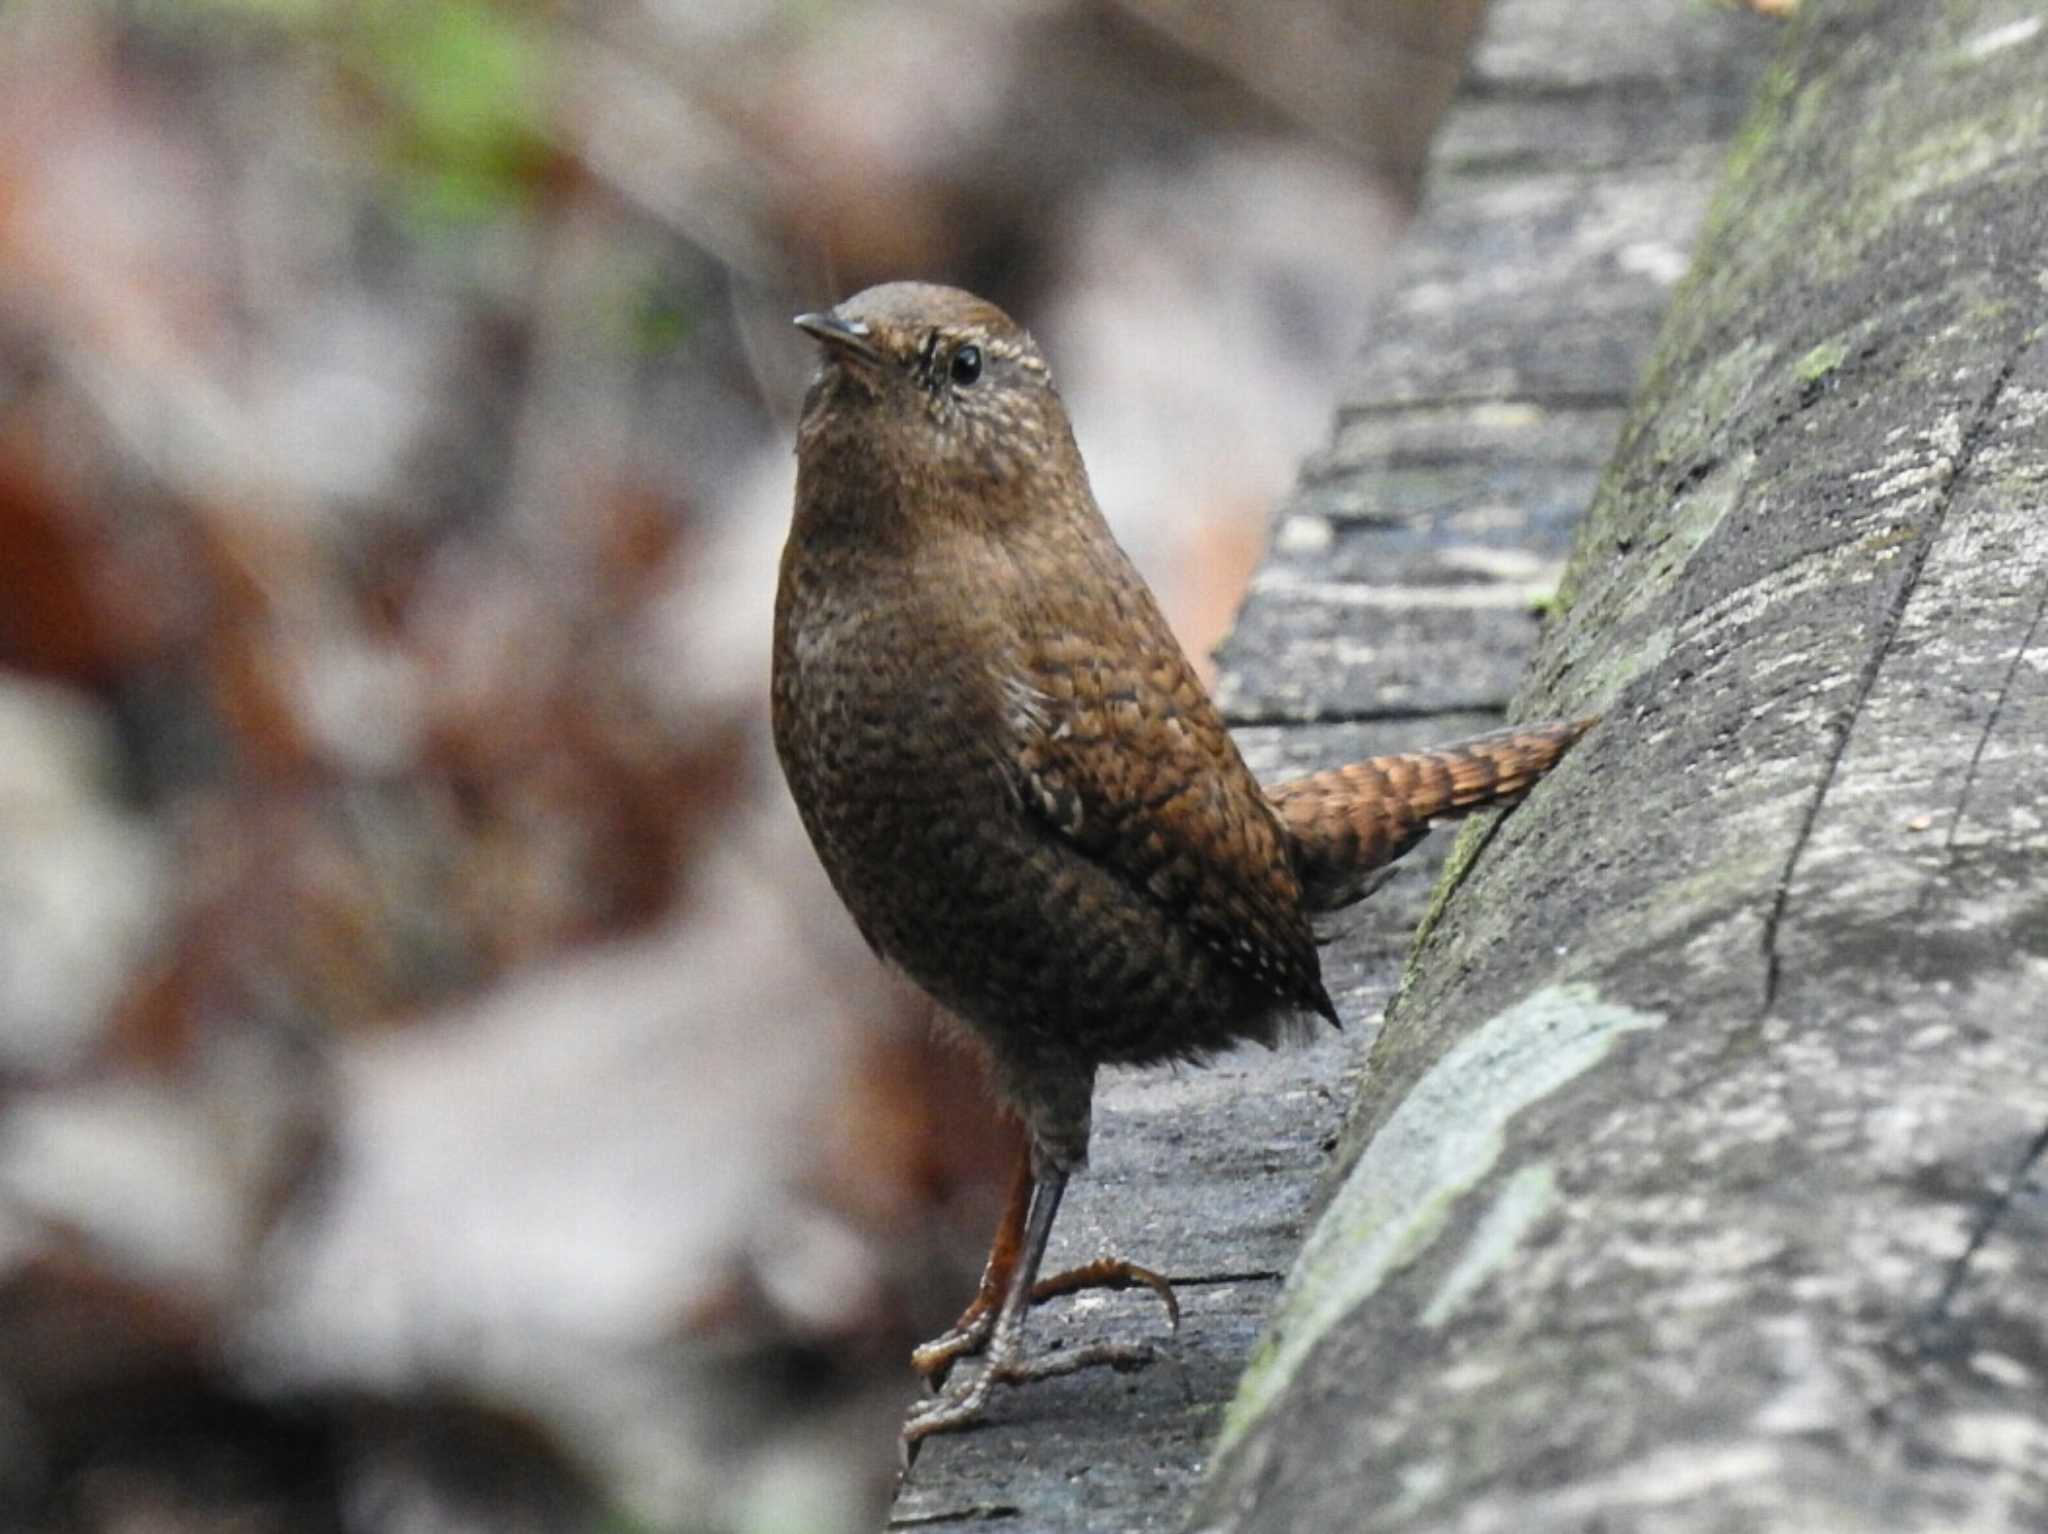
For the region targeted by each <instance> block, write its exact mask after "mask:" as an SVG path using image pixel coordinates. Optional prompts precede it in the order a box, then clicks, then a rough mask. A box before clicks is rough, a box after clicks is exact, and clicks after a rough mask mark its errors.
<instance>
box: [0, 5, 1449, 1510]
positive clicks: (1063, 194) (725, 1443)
mask: <svg viewBox="0 0 2048 1534" xmlns="http://www.w3.org/2000/svg"><path fill="white" fill-rule="evenodd" d="M1478 12H1479V7H1478V5H1477V3H1476V0H1461V3H1453V4H1438V3H1434V0H1285V3H1275V4H1270V5H1263V6H1256V7H1254V6H1242V7H1239V6H1230V5H1226V4H1220V3H1214V0H960V3H951V4H937V3H925V4H918V3H912V0H839V3H828V0H583V3H571V0H562V3H554V4H549V3H542V0H528V3H520V0H186V3H178V0H12V3H6V4H0V1094H4V1096H0V1525H4V1526H5V1527H6V1528H8V1529H20V1530H25V1531H51V1534H55V1531H59V1530H63V1531H72V1530H81V1531H82V1530H91V1531H121V1534H155V1531H166V1534H169V1531H187V1530H190V1531H200V1530H207V1531H212V1530H236V1531H246V1534H267V1531H271V1530H278V1531H285V1530H291V1531H304V1530H320V1529H337V1530H349V1531H379V1534H382V1531H411V1530H442V1529H468V1528H474V1529H479V1530H483V1529H491V1530H507V1529H511V1530H519V1529H536V1530H540V1529H556V1528H564V1529H566V1528H590V1527H607V1528H613V1529H620V1530H625V1529H640V1528H645V1529H748V1530H763V1531H766V1530H813V1529H818V1530H836V1529H842V1528H844V1529H855V1528H867V1527H873V1526H874V1524H875V1522H876V1521H877V1519H878V1518H879V1516H880V1511H881V1509H882V1507H883V1506H884V1505H885V1503H886V1500H887V1497H888V1491H889V1480H890V1474H891V1472H892V1470H893V1466H894V1446H893V1439H894V1431H895V1426H896V1423H897V1421H898V1419H899V1417H900V1414H901V1411H902V1409H903V1407H904V1405H905V1403H906V1400H907V1398H908V1395H909V1384H910V1381H909V1376H908V1372H907V1369H906V1367H905V1362H904V1359H905V1352H906V1350H907V1348H908V1346H909V1345H910V1343H911V1342H912V1341H914V1340H916V1339H917V1338H918V1337H920V1336H922V1335H925V1334H928V1333H930V1332H931V1331H933V1330H935V1329H936V1328H937V1327H939V1326H940V1325H943V1323H944V1322H945V1321H946V1320H948V1319H950V1315H951V1312H952V1310H953V1309H955V1308H957V1306H958V1304H959V1303H960V1302H961V1301H962V1299H963V1298H964V1294H965V1291H966V1289H967V1288H968V1287H971V1284H972V1280H973V1276H974V1273H975V1272H976V1270H977V1268H978V1265H979V1260H980V1255H981V1251H982V1246H983V1243H984V1241H985V1239H986V1236H987V1234H988V1230H989V1227H990V1224H991V1223H992V1220H993V1215H994V1206H995V1202H996V1197H997V1194H998V1192H999V1183H1000V1179H1001V1176H1002V1172H1003V1168H1004V1165H1005V1160H1006V1157H1007V1155H1008V1154H1009V1150H1010V1147H1011V1141H1010V1139H1009V1131H1008V1130H1007V1129H1006V1128H1005V1127H1004V1126H1002V1125H1000V1124H999V1123H998V1122H997V1121H996V1119H995V1116H994V1114H993V1111H992V1109H991V1107H990V1105H989V1103H988V1101H987V1100H986V1098H985V1096H984V1095H983V1093H982V1090H981V1087H980V1083H979V1076H978V1072H977V1067H976V1063H975V1062H974V1061H973V1060H972V1059H971V1058H970V1057H968V1056H967V1055H966V1054H965V1053H964V1052H962V1051H961V1050H959V1049H957V1048H952V1047H946V1046H941V1045H937V1044H935V1043H934V1042H933V1040H932V1036H931V1032H930V1029H929V1019H928V1018H926V1017H925V1016H924V1015H923V1011H922V1007H921V1005H920V1003H918V1002H917V1001H916V999H915V998H913V997H911V996H909V995H908V994H906V993H905V991H904V990H902V989H901V988H900V987H899V986H898V985H897V984H896V983H895V982H892V981H891V980H890V978H889V977H888V976H887V975H885V974H884V973H883V972H882V971H881V969H880V967H879V965H878V964H876V963H875V961H874V960H873V959H872V958H871V957H870V956H869V955H868V954H867V952H866V951H865V949H864V948H863V947H862V946H861V945H860V943H859V941H858V939H857V938H856V937H855V936H854V935H853V933H852V931H851V928H850V926H849V925H848V924H847V923H846V922H845V919H844V918H843V916H842V915H841V914H840V912H839V911H838V909H837V906H836V904H835V902H834V901H833V900H832V898H831V896H830V893H829V891H828V890H827V889H826V888H825V886H824V884H823V881H822V878H821V876H820V875H819V874H818V873H817V872H816V870H815V867H814V864H813V862H812V859H811V856H810V853H809V850H808V848H807V846H806V845H805V844H804V842H803V839H802V836H801V833H800V831H799V830H798V829H797V827H796V825H795V821H794V817H793V815H792V814H790V813H789V811H788V809H787V806H786V798H785V795H784V793H783V789H782V786H781V783H780V780H779V777H778V775H777V773H776V771H775V768H774V763H773V759H772V753H771V752H770V751H769V749H768V747H767V743H766V730H765V684H766V674H767V651H768V626H769V607H770V599H771V593H772V590H773V580H774V562H775V558H776V554H777V551H778V549H779V547H780V543H781V540H782V536H783V532H784V529H785V526H786V522H787V508H788V496H789V489H790V484H791V481H792V476H793V466H792V463H791V460H790V453H789V437H790V428H791V424H792V416H793V412H794V408H795V402H796V400H797V398H798V396H799V394H800V392H801V389H802V385H803V381H804V378H805V377H806V375H807V373H808V371H809V368H810V365H811V358H810V356H809V354H808V349H807V347H806V346H805V345H804V344H802V338H801V337H800V336H798V335H797V334H796V333H795V332H794V331H792V330H791V329H790V327H789V325H788V317H789V315H790V314H792V313H793V312H795V311H796V310H797V309H799V308H804V307H815V306H818V305H820V304H822V303H826V302H829V301H831V300H833V299H835V298H838V297H841V296H844V295H845V294H847V293H850V292H852V291H854V290H856V289H858V288H860V287H862V286H865V285H867V284H868V283H871V282H875V281H880V280H885V279H889V278H895V277H904V276H920V277H926V278H932V279H937V280H946V281H953V282H957V283H961V284H964V285H967V286H971V287H974V288H976V289H978V290H980V291H982V292H985V293H987V294H988V295H989V296H991V297H993V298H995V299H996V300H997V301H999V302H1001V303H1003V304H1004V305H1005V306H1006V307H1009V308H1010V309H1011V310H1012V311H1013V312H1014V313H1017V314H1018V315H1019V316H1020V317H1021V318H1023V319H1024V320H1025V321H1026V322H1027V323H1028V324H1030V325H1031V326H1032V327H1033V328H1034V329H1035V331H1036V332H1037V334H1038V336H1039V338H1040V340H1041V342H1042V343H1043V344H1044V345H1045V347H1046V349H1047V351H1048V353H1049V355H1050V356H1051V358H1052V360H1053V363H1054V366H1055V369H1056V372H1057V374H1058V376H1059V378H1060V380H1061V384H1062V387H1063V392H1064V393H1065V394H1066V396H1067V399H1068V403H1069V405H1070V407H1071V408H1072V411H1073V413H1074V416H1075V418H1076V422H1077V429H1078V432H1079V435H1080V438H1081V444H1082V448H1083V451H1084V452H1085V453H1086V455H1087V457H1088V460H1089V463H1090V466H1091V469H1092V471H1093V473H1094V475H1095V480H1096V485H1097V489H1098V492H1099V494H1100V496H1101V498H1102V500H1103V502H1104V504H1105V507H1106V508H1107V509H1108V511H1109V512H1110V514H1111V517H1112V520H1113V521H1114V522H1115V523H1116V525H1117V527H1118V529H1119V531H1120V533H1121V535H1122V536H1123V537H1124V539H1125V541H1126V543H1127V544H1128V546H1129V547H1130V548H1131V549H1132V552H1133V554H1134V555H1135V557H1136V558H1137V559H1138V561H1139V563H1140V565H1141V566H1143V567H1144V568H1145V569H1146V570H1147V572H1148V574H1150V575H1151V577H1152V578H1153V580H1154V582H1155V583H1156V584H1157V585H1158V587H1159V588H1160V591H1161V594H1162V597H1163V598H1164V600H1165V601H1166V603H1167V606H1168V609H1169V611H1170V612H1171V613H1172V615H1173V616H1174V618H1175V621H1176V623H1177V624H1178V625H1179V626H1180V628H1181V631H1182V633H1183V636H1184V638H1185V640H1186V642H1187V643H1188V645H1189V647H1190V649H1191V650H1193V651H1196V652H1198V653H1199V652H1205V651H1206V649H1207V648H1208V646H1209V645H1210V644H1211V643H1213V642H1214V640H1215V639H1216V638H1217V637H1219V636H1220V634H1221V632H1222V630H1223V629H1224V627H1225V626H1226V625H1227V623H1228V621H1229V617H1230V614H1231V612H1232V610H1233V608H1234V606H1235V603H1236V601H1237V598H1238V594H1239V591H1240V588H1241V586H1242V583H1243V581H1244V579H1245V577H1246V576H1247V575H1248V573H1249V571H1250V568H1251V565H1252V563H1253V561H1254V560H1255V559H1256V557H1257V555H1258V552H1259V549H1260V547H1261V544H1262V542H1263V537H1264V529H1265V521H1266V517H1267V514H1268V512H1269V510H1270V508H1271V506H1272V504H1273V502H1274V500H1275V499H1276V497H1277V496H1278V495H1279V494H1280V493H1281V492H1282V491H1283V490H1284V489H1285V488H1286V486H1287V484H1288V483H1289V481H1290V479H1291V477H1292V475H1293V472H1294V465H1295V463H1296V461H1297V460H1298V458H1299V457H1300V455H1301V454H1302V452H1303V451H1304V450H1305V449H1307V448H1309V447H1311V446H1313V445H1315V444H1316V443H1317V442H1318V440H1319V439H1320V438H1321V437H1322V435H1323V433H1324V431H1325V429H1326V425H1327V422H1328V419H1329V413H1330V409H1331V406H1332V403H1333V400H1334V398H1335V391H1336V385H1337V381H1338V378H1339V376H1340V373H1341V369H1342V367H1343V364H1344V362H1345V360H1346V359H1347V357H1348V356H1349V355H1350V353H1351V351H1352V350H1353V348H1354V346H1355V345H1356V343H1357V341H1358V339H1359V329H1360V325H1361V322H1362V320H1363V317H1364V315H1365V313H1366V305H1367V298H1368V295H1369V294H1370V291H1371V289H1372V286H1373V284H1374V282H1375V281H1376V280H1378V278H1379V276H1380V274H1381V273H1382V271H1383V268H1384V263H1385V259H1386V255H1387V252H1388V249H1389V246H1390V242H1391V240H1392V238H1393V237H1394V236H1395V235H1396V233H1397V232H1398V229H1399V226H1400V223H1401V221H1402V219H1403V217H1404V216H1405V213H1406V210H1407V208H1408V206H1409V204H1410V202H1411V200H1412V198H1413V196H1414V193H1415V188H1416V179H1417V175H1418V171H1419V166H1420V163H1421V159H1422V155H1423V153H1424V150H1425V146H1426V143H1427V140H1428V136H1429V132H1430V129H1431V127H1432V125H1433V124H1434V121H1435V119H1436V116H1437V114H1438V113H1439V112H1440V110H1441V109H1442V107H1443V105H1444V104H1445V102H1446V100H1447V99H1448V96H1449V93H1450V91H1451V89H1452V88H1453V86H1454V85H1455V83H1456V81H1457V78H1458V74H1459V71H1460V66H1461V62H1462V59H1463V57H1464V54H1465V51H1466V48H1467V45H1468V43H1469V41H1470V35H1471V33H1472V30H1473V28H1474V27H1475V25H1476V24H1477V21H1478Z"/></svg>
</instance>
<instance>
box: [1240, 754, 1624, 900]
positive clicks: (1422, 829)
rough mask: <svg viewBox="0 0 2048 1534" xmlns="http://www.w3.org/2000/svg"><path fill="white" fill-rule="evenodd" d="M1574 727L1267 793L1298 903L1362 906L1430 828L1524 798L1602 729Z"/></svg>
mask: <svg viewBox="0 0 2048 1534" xmlns="http://www.w3.org/2000/svg"><path fill="white" fill-rule="evenodd" d="M1598 723H1599V720H1598V719H1577V720H1573V721H1572V722H1571V723H1569V724H1542V725H1535V726H1533V727H1516V728H1514V729H1507V730H1497V731H1495V732H1493V733H1492V734H1490V735H1477V736H1474V737H1473V738H1472V739H1470V740H1461V741H1459V742H1457V743H1456V744H1455V745H1449V746H1440V747H1438V748H1437V749H1436V750H1434V751H1416V752H1410V753H1408V754H1405V755H1402V756H1375V757H1372V758H1371V759H1369V760H1367V761H1363V762H1353V763H1351V764H1350V765H1349V766H1348V767H1333V768H1331V769H1329V770H1328V771H1327V772H1318V773H1313V774H1311V775H1310V776H1308V777H1305V778H1297V779H1295V780H1294V781H1293V782H1291V783H1282V784H1280V785H1278V786H1277V787H1274V788H1270V789H1268V790H1267V791H1266V798H1267V800H1268V801H1269V802H1270V803H1271V804H1272V806H1273V808H1274V809H1275V810H1276V811H1277V812H1278V813H1279V816H1280V823H1281V825H1282V826H1284V827H1285V828H1286V830H1287V834H1288V837H1289V840H1290V841H1291V842H1292V843H1293V848H1294V858H1295V865H1296V869H1297V871H1298V872H1299V873H1300V875H1301V883H1302V897H1303V904H1304V905H1306V906H1307V907H1308V909H1309V910H1311V911H1334V910H1337V909H1339V908H1340V907H1343V906H1347V905H1350V904H1351V903H1352V902H1353V901H1355V900H1360V899H1363V898H1364V897H1365V896H1366V895H1369V894H1371V893H1372V890H1373V888H1374V887H1375V886H1376V885H1377V884H1378V883H1379V879H1378V878H1376V877H1375V874H1376V873H1377V871H1378V870H1380V869H1382V868H1384V867H1386V865H1387V864H1389V863H1391V862H1393V861H1394V859H1396V858H1398V857H1399V856H1401V854H1402V853H1404V852H1406V851H1407V850H1408V849H1409V848H1411V847H1413V846H1414V845H1415V844H1416V843H1417V842H1419V841H1421V840H1422V838H1423V837H1424V836H1425V835H1426V834H1428V832H1429V828H1430V827H1431V826H1432V825H1436V824H1439V823H1441V822H1443V821H1445V820H1452V819H1456V818H1457V817H1458V816H1460V815H1463V814H1466V813H1467V812H1469V811H1471V810H1476V809H1481V808H1483V807H1484V806H1486V805H1489V804H1503V803H1507V802H1510V801H1512V800H1515V799H1518V798H1520V797H1521V796H1522V795H1523V794H1525V793H1527V792H1528V790H1529V788H1530V787H1531V786H1532V785H1533V784H1534V783H1535V781H1536V780H1537V779H1538V778H1540V777H1542V776H1543V774H1544V773H1546V772H1548V771H1549V770H1550V769H1551V768H1552V767H1554V766H1556V765H1557V762H1558V759H1559V758H1561V757H1562V756H1563V755H1564V754H1565V752H1566V751H1568V750H1570V749H1571V746H1572V743H1573V742H1574V741H1576V740H1577V739H1578V738H1579V737H1580V736H1581V735H1583V734H1585V733H1586V731H1588V730H1590V729H1592V728H1593V726H1594V725H1596V724H1598Z"/></svg>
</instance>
